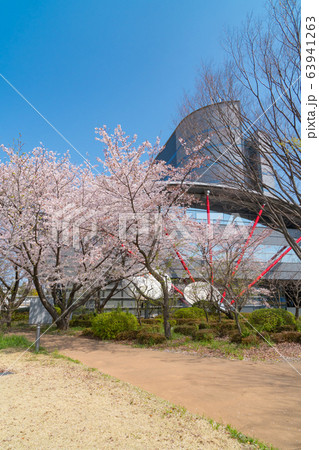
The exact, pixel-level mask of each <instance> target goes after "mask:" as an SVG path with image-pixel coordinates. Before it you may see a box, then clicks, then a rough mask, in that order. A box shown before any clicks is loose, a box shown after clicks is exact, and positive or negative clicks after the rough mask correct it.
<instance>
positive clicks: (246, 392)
mask: <svg viewBox="0 0 319 450" xmlns="http://www.w3.org/2000/svg"><path fill="white" fill-rule="evenodd" d="M28 337H29V338H30V336H28ZM41 345H43V346H45V347H46V348H47V349H48V350H54V349H58V350H59V351H60V352H61V353H62V354H64V355H67V356H69V357H71V358H74V359H78V360H80V361H81V362H82V363H84V364H85V365H87V366H89V367H95V368H97V369H99V370H101V371H102V372H105V373H107V374H109V375H113V376H115V377H117V378H119V379H121V380H123V381H127V382H129V383H131V384H133V385H135V386H138V387H141V388H143V389H145V390H147V391H149V392H151V393H154V394H156V395H158V396H160V397H162V398H164V399H166V400H169V401H171V402H173V403H175V404H179V405H182V406H185V407H186V408H187V409H188V410H190V411H191V412H194V413H197V414H205V415H206V416H209V417H211V418H213V419H214V420H215V421H219V422H223V423H225V424H228V423H229V424H231V425H233V426H234V427H236V428H237V429H238V430H240V431H242V432H243V433H245V434H248V435H250V436H254V437H256V438H258V439H260V440H263V441H265V442H268V443H271V444H273V445H275V446H276V447H279V448H280V449H299V448H300V376H299V374H298V373H297V372H296V371H294V370H293V369H292V368H291V367H290V366H289V365H288V364H287V363H284V362H283V363H281V362H280V363H259V362H258V363H255V362H251V361H239V360H235V361H231V360H226V359H218V358H201V357H198V356H194V355H187V354H181V353H170V352H166V351H153V350H150V349H139V348H132V347H129V346H126V345H121V344H115V343H109V342H101V341H94V340H90V339H84V338H76V337H71V336H48V335H47V336H43V338H42V341H41ZM293 365H294V366H295V367H296V368H297V369H298V371H299V372H300V363H296V362H294V363H293Z"/></svg>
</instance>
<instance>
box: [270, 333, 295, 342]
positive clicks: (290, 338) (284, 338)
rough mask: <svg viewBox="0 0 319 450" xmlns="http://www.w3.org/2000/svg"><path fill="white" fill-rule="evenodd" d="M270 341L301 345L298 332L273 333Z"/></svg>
mask: <svg viewBox="0 0 319 450" xmlns="http://www.w3.org/2000/svg"><path fill="white" fill-rule="evenodd" d="M271 339H272V340H273V341H274V342H275V343H276V344H278V343H280V342H297V343H298V344H300V343H301V333H299V331H282V332H281V333H274V334H272V335H271Z"/></svg>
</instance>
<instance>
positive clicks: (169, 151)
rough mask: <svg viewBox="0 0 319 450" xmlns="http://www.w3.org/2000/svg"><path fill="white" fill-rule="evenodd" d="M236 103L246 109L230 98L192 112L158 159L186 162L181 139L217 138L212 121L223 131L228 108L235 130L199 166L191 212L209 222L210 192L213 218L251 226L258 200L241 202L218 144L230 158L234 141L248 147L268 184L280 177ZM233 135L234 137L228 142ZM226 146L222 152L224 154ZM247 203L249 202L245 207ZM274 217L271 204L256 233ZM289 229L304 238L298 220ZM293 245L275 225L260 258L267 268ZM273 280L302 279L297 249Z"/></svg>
mask: <svg viewBox="0 0 319 450" xmlns="http://www.w3.org/2000/svg"><path fill="white" fill-rule="evenodd" d="M235 108H240V105H239V103H236V102H235V104H232V105H231V108H229V104H228V103H227V102H225V103H220V104H218V105H209V106H206V107H204V108H201V109H199V110H197V111H194V112H192V113H191V114H190V115H188V116H187V117H185V118H184V119H183V120H182V121H181V122H180V124H179V125H178V126H177V128H176V129H175V130H174V132H173V133H172V135H171V136H170V138H169V139H168V141H167V143H166V144H165V146H164V149H163V151H162V152H161V153H160V155H159V156H158V158H159V159H162V160H164V161H166V162H167V163H168V164H172V165H173V166H179V165H180V164H183V162H184V161H185V159H186V158H187V157H188V156H186V155H185V150H184V146H183V145H182V143H181V141H183V142H185V143H186V145H187V146H188V147H189V148H190V149H191V148H192V146H194V145H197V144H198V139H199V138H200V139H203V140H205V138H206V136H209V141H210V142H211V140H212V137H211V134H210V128H209V124H210V123H212V120H216V123H214V124H213V126H214V129H215V128H216V127H219V130H220V131H219V136H223V129H222V127H223V126H224V125H223V124H222V123H218V121H219V116H218V114H219V113H218V111H222V114H223V115H224V116H225V115H226V114H227V113H228V112H229V117H230V120H229V123H230V127H231V132H230V130H229V129H228V130H227V133H225V138H223V139H222V143H221V142H218V141H215V142H214V145H213V148H212V149H211V150H210V152H209V159H208V161H207V162H206V164H205V165H204V166H203V167H201V168H199V169H196V174H195V177H194V181H192V182H191V183H190V185H189V186H190V187H189V192H190V193H191V194H193V196H194V197H195V204H194V205H193V207H192V208H191V209H189V214H190V215H191V216H192V217H194V218H195V219H196V220H198V221H203V222H205V221H207V213H206V194H207V191H209V192H210V194H209V199H210V209H211V211H210V216H211V223H213V224H214V223H217V222H218V223H219V224H221V225H225V226H226V225H227V224H229V223H230V222H234V223H236V222H238V223H240V224H246V225H249V224H251V226H252V225H253V223H254V221H255V219H256V212H255V211H254V209H255V208H253V205H251V207H250V206H249V204H247V202H245V203H244V202H241V201H240V186H238V185H236V182H235V181H234V180H232V179H231V178H230V176H229V174H226V173H225V166H224V165H223V164H222V161H221V157H223V156H220V155H221V154H220V152H218V157H217V155H216V156H215V155H214V150H213V149H214V148H216V146H218V145H222V146H223V148H225V157H226V153H227V157H228V158H229V157H230V158H231V156H232V154H231V148H232V142H236V145H237V146H238V147H241V148H242V151H243V152H244V154H245V156H246V158H247V159H249V160H250V161H251V162H252V164H254V165H255V166H254V169H255V170H256V169H257V172H258V174H259V177H260V178H262V179H263V181H264V182H265V184H267V185H268V186H274V183H275V181H274V177H273V175H272V174H271V173H270V172H269V170H268V169H267V166H266V164H265V162H264V161H263V158H262V157H261V156H260V155H259V154H258V150H257V148H256V146H254V145H253V143H252V141H251V139H245V138H243V137H242V133H241V127H240V123H239V121H238V120H237V116H236V114H234V110H235ZM214 118H215V119H214ZM231 135H232V137H233V138H232V139H230V138H229V136H231ZM227 137H228V141H229V142H228V141H227ZM213 139H214V138H213ZM216 139H218V138H216ZM206 147H207V146H206ZM223 148H222V152H221V153H223ZM212 163H213V164H212ZM235 163H236V164H238V165H242V166H241V169H242V170H241V171H240V173H242V176H243V181H245V182H246V183H247V186H248V187H249V188H251V189H253V188H254V186H253V185H250V184H249V183H250V180H251V178H252V177H250V174H249V168H245V166H244V164H243V161H241V160H240V159H239V158H238V153H237V154H236V161H235ZM244 204H245V206H243V205H244ZM268 221H269V218H268V217H267V210H266V209H265V211H264V212H263V214H262V218H261V220H260V222H259V224H258V225H257V228H256V231H255V234H258V233H260V231H261V230H262V229H264V228H265V227H267V224H268V223H269V222H268ZM288 228H289V230H288V231H289V234H290V235H291V236H292V237H293V238H294V239H295V240H296V239H298V238H299V237H300V229H298V228H296V225H295V224H293V223H291V224H288ZM288 247H289V245H288V243H287V241H286V239H285V238H284V236H283V234H281V233H280V232H279V231H274V230H272V231H271V232H270V234H269V235H268V237H266V239H265V240H264V241H263V243H262V245H261V246H260V247H259V250H258V253H257V255H256V257H257V258H258V260H259V261H260V267H261V271H262V270H263V269H265V268H267V266H268V265H269V264H270V263H271V262H272V261H274V260H275V258H276V257H278V256H279V255H280V254H281V252H283V251H284V250H285V249H286V248H288ZM178 272H179V271H178V270H177V273H176V274H175V276H176V277H178ZM267 280H278V281H279V280H282V285H284V284H286V285H287V283H288V282H289V281H291V282H292V283H293V282H297V281H298V280H300V260H299V258H298V257H297V256H296V254H295V253H294V252H293V250H291V251H290V252H289V253H288V254H287V255H285V256H284V257H283V258H282V259H281V260H280V262H279V263H278V264H276V265H275V266H274V267H273V268H272V269H271V270H270V271H269V272H268V273H267V274H266V276H265V277H264V278H263V282H262V283H264V284H265V283H266V284H267ZM282 301H283V302H286V303H288V305H289V300H288V298H285V292H284V289H283V291H282ZM290 306H291V305H290Z"/></svg>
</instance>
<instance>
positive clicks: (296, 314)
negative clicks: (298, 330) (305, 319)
mask: <svg viewBox="0 0 319 450" xmlns="http://www.w3.org/2000/svg"><path fill="white" fill-rule="evenodd" d="M299 312H300V308H299V306H296V310H295V318H296V319H299Z"/></svg>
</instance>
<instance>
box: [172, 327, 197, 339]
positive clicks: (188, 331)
mask: <svg viewBox="0 0 319 450" xmlns="http://www.w3.org/2000/svg"><path fill="white" fill-rule="evenodd" d="M196 331H197V326H195V325H178V326H177V327H175V328H174V333H179V334H183V335H184V336H193V334H194V333H195V332H196Z"/></svg>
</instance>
